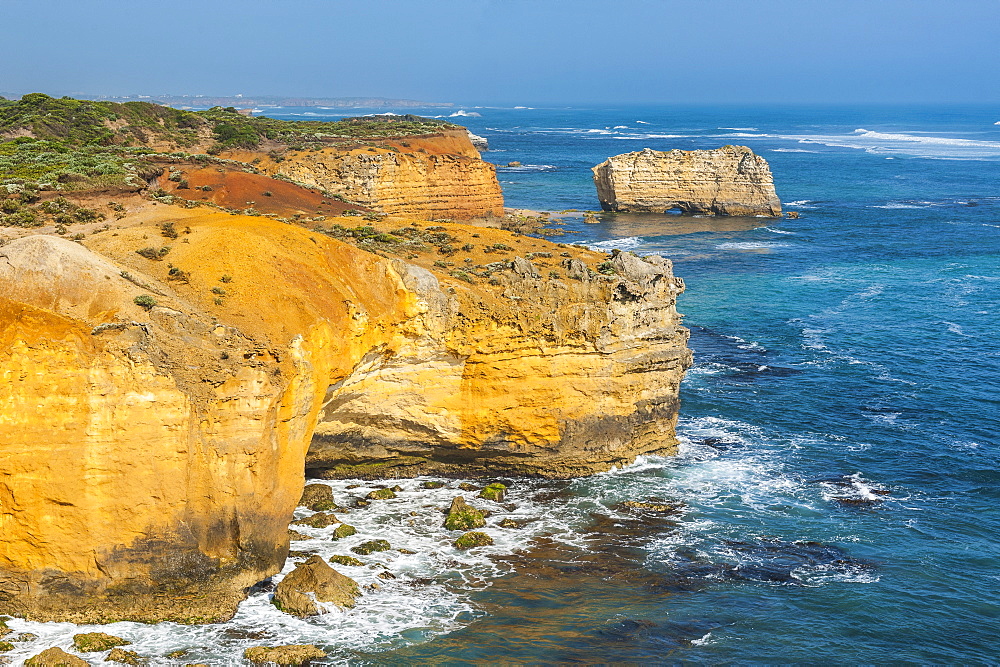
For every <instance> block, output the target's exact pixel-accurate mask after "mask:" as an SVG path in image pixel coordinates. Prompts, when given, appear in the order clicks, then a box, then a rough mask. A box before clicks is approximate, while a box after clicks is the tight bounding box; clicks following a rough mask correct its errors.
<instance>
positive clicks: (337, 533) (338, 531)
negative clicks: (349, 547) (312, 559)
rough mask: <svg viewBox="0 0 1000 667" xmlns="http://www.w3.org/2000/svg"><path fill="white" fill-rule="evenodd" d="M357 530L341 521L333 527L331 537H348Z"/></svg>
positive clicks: (337, 538) (335, 538)
mask: <svg viewBox="0 0 1000 667" xmlns="http://www.w3.org/2000/svg"><path fill="white" fill-rule="evenodd" d="M357 532H358V531H357V529H355V528H354V526H352V525H350V524H347V523H342V524H340V525H339V526H337V527H336V528H334V530H333V535H332V536H331V537H332V539H334V540H342V539H344V538H345V537H350V536H351V535H355V534H356V533H357Z"/></svg>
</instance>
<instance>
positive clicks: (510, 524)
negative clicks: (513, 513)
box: [497, 519, 521, 528]
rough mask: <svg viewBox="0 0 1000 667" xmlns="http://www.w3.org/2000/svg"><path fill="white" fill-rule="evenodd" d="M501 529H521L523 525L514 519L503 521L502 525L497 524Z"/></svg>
mask: <svg viewBox="0 0 1000 667" xmlns="http://www.w3.org/2000/svg"><path fill="white" fill-rule="evenodd" d="M497 525H498V526H500V527H501V528H520V527H521V524H520V523H518V522H517V521H514V519H501V520H500V523H498V524H497Z"/></svg>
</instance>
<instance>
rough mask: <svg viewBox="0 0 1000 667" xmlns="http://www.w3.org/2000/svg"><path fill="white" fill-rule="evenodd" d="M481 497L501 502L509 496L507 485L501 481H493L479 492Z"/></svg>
mask: <svg viewBox="0 0 1000 667" xmlns="http://www.w3.org/2000/svg"><path fill="white" fill-rule="evenodd" d="M479 497H480V498H484V499H486V500H492V501H495V502H500V501H502V500H503V499H504V498H506V497H507V486H506V485H504V484H501V483H500V482H493V483H492V484H488V485H486V487H485V488H484V489H483V490H482V491H480V492H479Z"/></svg>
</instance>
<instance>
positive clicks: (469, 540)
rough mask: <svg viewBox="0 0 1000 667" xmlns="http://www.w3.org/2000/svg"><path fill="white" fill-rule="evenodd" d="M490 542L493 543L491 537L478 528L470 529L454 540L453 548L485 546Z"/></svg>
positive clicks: (464, 548)
mask: <svg viewBox="0 0 1000 667" xmlns="http://www.w3.org/2000/svg"><path fill="white" fill-rule="evenodd" d="M490 544H493V538H492V537H490V536H489V535H487V534H486V533H481V532H479V531H478V530H471V531H469V532H468V533H466V534H465V535H462V536H461V537H460V538H458V539H457V540H455V548H456V549H462V550H463V551H464V550H466V549H472V548H473V547H485V546H488V545H490Z"/></svg>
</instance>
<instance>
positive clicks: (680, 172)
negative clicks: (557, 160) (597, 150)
mask: <svg viewBox="0 0 1000 667" xmlns="http://www.w3.org/2000/svg"><path fill="white" fill-rule="evenodd" d="M593 172H594V185H596V186H597V197H598V199H600V201H601V208H603V209H604V210H605V211H616V212H637V213H663V212H665V211H670V210H675V209H680V210H681V211H682V212H684V213H703V214H710V215H746V216H773V217H777V216H780V215H781V201H780V200H779V199H778V195H777V194H776V193H775V191H774V181H773V179H772V178H771V169H770V167H768V165H767V161H766V160H765V159H764V158H762V157H760V156H759V155H755V154H754V152H753V151H752V150H750V149H749V148H747V147H746V146H723V147H722V148H716V149H714V150H704V151H682V150H672V151H654V150H652V149H650V148H644V149H642V150H641V151H636V152H634V153H624V154H622V155H615V156H614V157H610V158H608V159H607V160H605V161H604V162H602V163H601V164H599V165H597V166H596V167H594V168H593Z"/></svg>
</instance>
